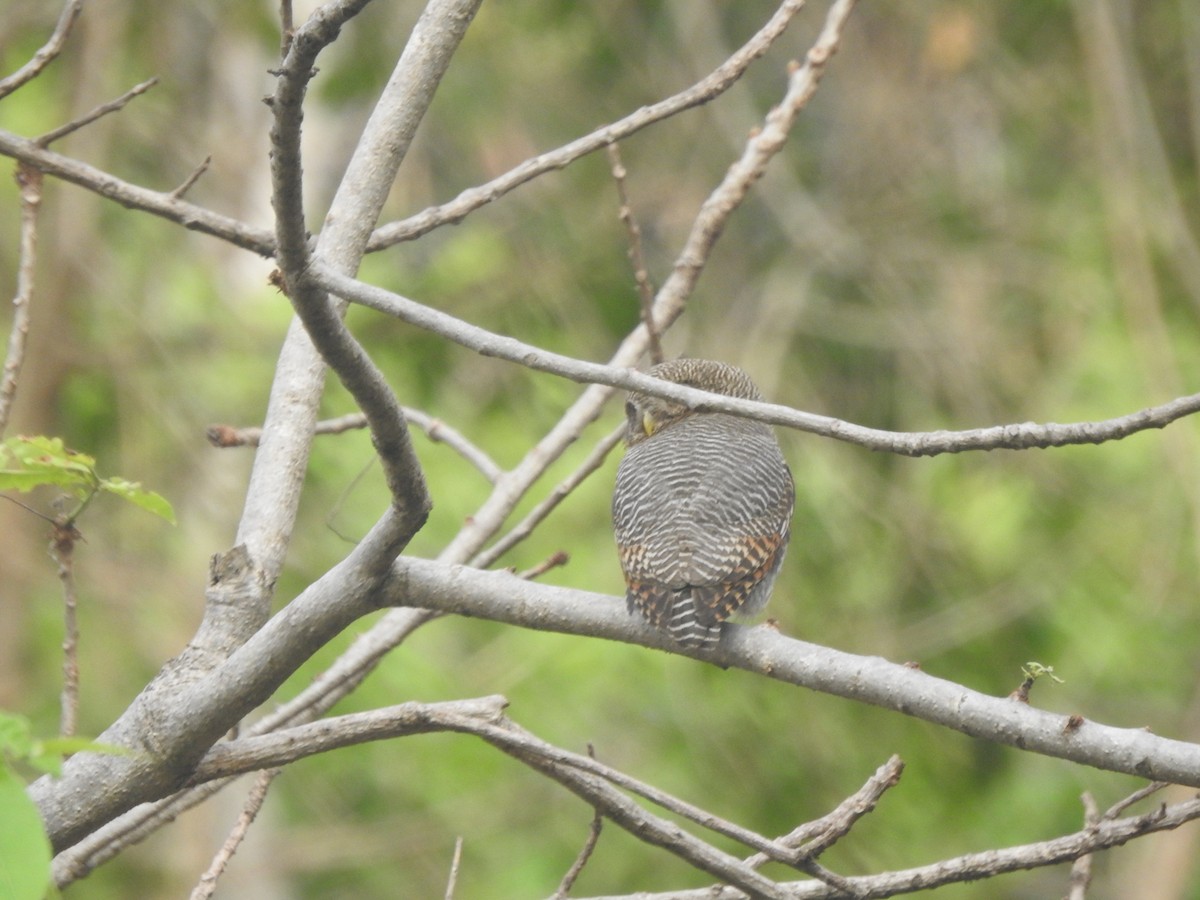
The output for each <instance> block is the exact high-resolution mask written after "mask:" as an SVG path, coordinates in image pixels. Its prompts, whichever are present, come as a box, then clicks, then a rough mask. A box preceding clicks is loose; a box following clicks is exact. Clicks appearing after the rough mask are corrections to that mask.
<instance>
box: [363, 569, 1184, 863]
mask: <svg viewBox="0 0 1200 900" xmlns="http://www.w3.org/2000/svg"><path fill="white" fill-rule="evenodd" d="M379 599H380V601H381V602H382V603H384V604H385V605H399V604H408V605H412V606H417V607H420V608H422V609H436V610H440V611H442V612H453V613H459V614H463V615H469V616H474V617H476V618H484V619H491V620H493V621H501V622H507V623H509V624H511V625H520V626H522V627H527V628H537V629H538V630H542V631H558V632H562V633H565V634H587V635H591V636H593V637H601V638H606V639H608V640H617V641H623V642H627V643H634V644H641V645H643V646H647V647H654V648H657V649H660V650H666V651H669V652H675V653H681V654H683V655H687V656H691V657H693V658H695V659H702V660H705V661H708V662H711V663H713V664H715V665H718V666H721V667H725V668H728V667H734V668H739V669H744V670H746V671H749V672H756V673H758V674H760V675H765V676H767V677H769V678H774V679H776V680H778V681H784V682H787V683H789V684H794V685H798V686H800V687H806V688H809V689H811V690H817V691H821V692H824V693H829V694H833V695H835V696H839V697H845V698H846V699H849V700H857V701H860V702H863V703H869V704H871V705H874V706H879V707H882V708H884V709H891V710H893V711H895V712H901V713H904V714H905V715H908V716H913V717H915V718H918V719H923V720H925V721H927V722H932V723H934V724H937V725H942V726H944V727H946V728H950V729H952V730H955V731H959V732H961V733H963V734H967V735H970V736H972V737H977V738H982V739H984V740H988V741H992V742H994V743H998V744H1005V745H1008V746H1014V747H1019V748H1021V749H1022V750H1028V751H1032V752H1034V753H1040V754H1043V755H1046V756H1053V757H1057V758H1060V759H1068V760H1071V761H1073V762H1076V763H1081V764H1084V765H1088V766H1093V767H1095V768H1098V769H1107V770H1109V771H1113V772H1124V773H1126V774H1129V775H1135V776H1138V777H1141V778H1153V779H1156V780H1159V781H1169V782H1172V783H1176V784H1187V785H1191V786H1193V787H1200V744H1191V743H1186V742H1184V741H1177V740H1171V739H1169V738H1163V737H1159V736H1157V735H1154V734H1151V733H1149V732H1148V731H1146V730H1145V729H1142V728H1114V727H1111V726H1108V725H1100V724H1098V723H1095V722H1091V721H1087V720H1084V719H1081V718H1080V717H1078V716H1075V717H1070V716H1065V715H1062V714H1059V713H1051V712H1045V711H1043V710H1040V709H1037V708H1036V707H1033V706H1030V705H1028V704H1025V703H1017V702H1014V701H1012V700H1009V699H1008V698H1006V697H990V696H987V695H985V694H981V693H979V692H977V691H973V690H971V689H970V688H967V687H963V686H962V685H958V684H955V683H953V682H950V681H946V680H944V679H941V678H936V677H934V676H932V675H929V674H927V673H925V672H923V671H921V670H920V669H916V668H911V667H909V666H905V665H899V664H896V663H891V662H888V661H886V660H884V659H880V658H878V657H864V656H855V655H853V654H849V653H843V652H840V651H838V650H833V649H831V648H828V647H822V646H819V645H816V644H810V643H807V642H804V641H799V640H795V639H793V638H789V637H786V636H784V635H782V634H780V633H779V632H777V631H775V630H774V629H771V628H766V627H747V626H738V625H730V624H729V623H726V625H725V633H724V634H723V636H722V638H721V641H720V643H719V644H718V645H717V646H716V648H715V649H714V650H712V651H710V652H707V653H706V652H702V651H699V650H691V651H688V650H681V649H680V648H679V646H678V645H676V644H673V643H672V642H671V641H670V638H668V637H666V636H665V635H663V634H662V633H661V632H659V631H657V630H655V629H653V628H650V627H649V626H646V625H643V624H642V623H641V622H640V621H639V620H638V619H637V618H636V617H633V616H630V615H629V614H628V612H627V611H626V609H625V602H624V598H621V597H611V596H606V595H603V594H594V593H590V592H588V591H577V590H571V589H567V588H555V587H551V586H548V585H543V584H540V583H538V582H531V581H522V580H520V579H517V578H514V577H512V576H510V575H506V574H504V573H501V572H485V571H481V570H477V569H469V568H465V567H462V566H447V565H445V564H444V563H439V562H436V561H432V560H422V559H414V558H410V557H402V558H401V559H398V560H397V561H396V563H395V565H394V567H393V577H392V578H391V579H389V580H388V581H387V582H385V585H384V589H383V593H382V595H381V596H380V598H379ZM755 849H759V848H755Z"/></svg>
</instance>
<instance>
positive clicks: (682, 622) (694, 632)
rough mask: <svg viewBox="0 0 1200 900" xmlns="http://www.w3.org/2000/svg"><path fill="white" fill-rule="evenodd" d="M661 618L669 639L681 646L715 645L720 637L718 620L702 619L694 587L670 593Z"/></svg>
mask: <svg viewBox="0 0 1200 900" xmlns="http://www.w3.org/2000/svg"><path fill="white" fill-rule="evenodd" d="M663 618H664V622H663V624H664V626H665V627H666V629H667V633H668V634H669V635H671V639H672V640H674V641H675V642H676V643H678V644H679V645H681V646H683V647H703V648H705V649H707V648H710V647H714V646H716V643H717V641H718V640H719V639H720V637H721V623H720V622H713V621H711V620H710V621H707V622H705V621H702V619H701V617H700V614H699V607H698V606H697V604H696V596H695V593H694V589H693V588H690V587H688V588H684V589H683V590H682V591H679V592H678V593H674V592H673V593H672V596H671V603H670V605H669V607H668V608H667V611H666V615H665V616H664V617H663ZM705 618H708V617H705Z"/></svg>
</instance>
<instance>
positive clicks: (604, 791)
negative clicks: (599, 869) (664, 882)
mask: <svg viewBox="0 0 1200 900" xmlns="http://www.w3.org/2000/svg"><path fill="white" fill-rule="evenodd" d="M471 733H472V734H476V735H478V736H479V737H480V738H482V739H483V740H485V741H487V742H488V743H489V744H492V745H493V746H494V747H497V748H498V749H500V750H502V751H504V752H505V753H507V754H508V755H509V756H512V757H513V758H514V759H517V760H520V761H521V762H523V763H525V764H526V765H527V766H529V767H530V768H533V769H535V770H536V771H538V772H541V773H542V774H543V775H545V776H547V777H548V778H552V779H553V780H555V781H557V782H558V783H559V784H561V785H562V786H563V787H565V788H566V789H567V790H569V791H570V792H571V793H573V794H575V795H576V796H578V797H580V798H582V799H583V800H584V801H586V802H587V803H588V804H590V805H591V806H592V807H593V808H595V809H597V810H598V811H600V812H601V813H603V814H604V816H606V817H607V818H609V819H611V820H612V821H613V822H614V823H616V824H617V825H619V826H620V827H621V828H624V829H625V830H626V831H628V832H629V833H630V834H632V835H633V836H634V837H636V838H638V839H639V840H641V841H643V842H645V843H647V844H651V845H653V846H656V847H661V848H662V849H664V850H666V851H668V852H669V853H672V854H674V855H676V856H678V857H679V858H680V859H683V860H685V861H686V862H688V863H689V864H690V865H692V866H694V867H695V868H697V869H699V870H701V871H703V872H707V873H709V874H710V875H712V876H714V877H715V878H718V879H720V880H721V881H723V882H727V883H729V884H732V885H736V886H737V887H739V888H741V889H742V890H744V891H746V892H747V893H748V894H750V896H752V897H766V898H772V900H786V898H787V897H788V896H789V894H788V893H787V892H785V891H784V890H783V889H782V888H781V887H779V886H778V885H777V884H776V883H775V882H774V881H772V880H770V879H769V878H765V877H764V876H762V875H760V874H759V873H758V872H756V871H755V870H754V869H752V868H750V867H749V866H747V865H746V864H745V863H743V862H742V861H741V860H739V859H737V858H736V857H734V856H731V855H730V854H728V853H725V852H724V851H722V850H718V849H717V848H716V847H713V846H712V845H711V844H708V843H706V842H704V841H702V840H700V839H699V838H697V837H695V836H694V835H691V834H689V833H687V832H686V831H683V830H682V829H680V828H679V827H678V826H677V825H675V824H674V823H672V822H670V821H668V820H666V819H663V818H662V817H661V816H656V815H654V814H652V813H650V812H648V811H646V810H645V809H643V808H642V807H640V806H639V805H638V804H636V803H634V802H633V801H632V800H630V799H629V798H628V797H626V796H625V795H624V794H622V793H621V792H620V791H617V790H616V789H615V788H613V787H612V786H611V785H610V784H608V783H607V782H606V781H605V780H604V779H602V778H600V777H598V776H596V775H593V774H591V773H590V772H587V771H580V770H579V769H578V768H575V767H566V766H562V765H559V764H558V763H556V762H555V761H554V758H555V757H557V756H558V755H559V754H561V753H562V751H560V750H559V749H558V748H555V747H551V746H550V745H548V744H544V742H542V741H539V740H538V739H537V738H534V737H533V736H532V735H530V734H528V733H527V732H524V731H523V730H522V729H518V728H517V727H516V726H514V725H513V724H512V723H510V722H505V723H503V724H501V725H487V726H482V727H479V728H476V729H473V730H472V731H471ZM583 758H584V759H586V757H583Z"/></svg>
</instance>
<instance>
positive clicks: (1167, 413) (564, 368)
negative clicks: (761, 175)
mask: <svg viewBox="0 0 1200 900" xmlns="http://www.w3.org/2000/svg"><path fill="white" fill-rule="evenodd" d="M676 271H678V269H677V270H676ZM313 273H314V275H315V277H316V279H317V281H318V282H319V283H320V284H321V285H322V286H324V287H326V288H327V289H328V290H329V291H330V292H332V293H334V294H336V295H337V296H339V297H342V298H345V299H347V300H352V301H354V302H357V303H361V304H363V305H364V306H369V307H371V308H372V309H377V310H379V311H381V312H385V313H388V314H389V315H393V316H395V317H396V318H398V319H402V320H403V321H405V322H408V323H410V324H413V325H416V326H418V327H420V328H425V329H427V330H429V331H431V332H433V333H435V334H439V335H441V336H443V337H445V338H447V339H449V340H451V341H454V342H455V343H457V344H461V345H462V346H464V347H467V348H469V349H472V350H475V351H476V352H478V353H480V354H482V355H484V356H494V357H499V358H501V359H507V360H509V361H510V362H514V363H517V364H519V365H524V366H528V367H529V368H533V369H537V370H538V371H541V372H548V373H550V374H552V375H558V376H561V377H563V378H567V379H569V380H571V381H577V382H580V383H585V384H587V383H590V384H604V385H609V386H610V387H618V388H624V389H626V390H635V391H641V392H643V393H647V394H650V395H652V396H655V397H663V398H665V399H667V400H674V401H676V402H679V403H682V404H684V405H685V406H688V407H690V408H692V409H695V410H699V411H701V412H722V413H728V414H730V415H736V416H744V417H746V418H749V419H756V420H758V421H760V422H767V423H768V424H771V425H782V426H784V427H785V428H795V429H797V430H798V431H805V432H808V433H810V434H815V435H819V436H821V437H827V438H833V439H834V440H839V441H844V442H846V443H849V444H856V445H857V446H860V447H864V448H866V449H868V450H876V451H880V452H885V453H896V454H899V455H902V456H913V457H918V456H937V455H939V454H942V453H964V452H967V451H972V450H1001V449H1003V450H1029V449H1034V448H1037V449H1046V448H1049V447H1066V446H1071V445H1078V444H1102V443H1105V442H1107V441H1115V440H1120V439H1122V438H1126V437H1129V435H1131V434H1136V433H1137V432H1139V431H1146V430H1149V429H1152V428H1163V427H1165V426H1167V425H1169V424H1171V423H1172V422H1174V421H1177V420H1178V419H1182V418H1184V417H1185V416H1190V415H1192V414H1194V413H1196V412H1198V411H1200V394H1190V395H1187V396H1184V397H1177V398H1176V399H1174V400H1171V401H1168V402H1167V403H1163V404H1160V405H1158V406H1151V407H1147V408H1145V409H1140V410H1137V411H1136V412H1133V413H1129V414H1127V415H1123V416H1117V417H1116V418H1112V419H1102V420H1099V421H1091V422H1072V423H1068V424H1059V423H1055V422H1046V423H1036V422H1021V423H1016V424H1009V425H990V426H987V427H985V428H972V429H968V430H964V431H913V432H900V431H887V430H885V429H881V428H868V427H866V426H864V425H857V424H855V423H853V422H846V421H844V420H841V419H835V418H833V417H831V416H822V415H818V414H816V413H810V412H805V411H803V410H798V409H793V408H791V407H787V406H780V405H778V404H774V403H759V402H756V401H753V400H740V399H737V398H734V397H727V396H722V395H720V394H709V393H706V392H705V391H700V390H697V389H696V388H691V387H686V386H684V385H679V384H671V383H669V382H664V381H659V380H658V379H655V378H651V377H650V376H648V375H643V374H641V373H640V372H636V371H633V370H630V369H621V368H615V367H613V366H606V365H602V364H600V363H592V362H586V361H584V360H579V359H574V358H572V357H569V356H563V355H562V354H559V353H552V352H551V351H549V350H543V349H541V348H540V347H535V346H533V345H532V344H526V343H524V342H522V341H518V340H516V339H515V338H511V337H508V336H505V335H497V334H493V333H492V332H489V331H486V330H484V329H482V328H479V327H478V326H476V325H472V324H470V323H469V322H465V321H463V320H462V319H456V318H454V317H453V316H450V315H448V314H446V313H443V312H441V311H440V310H435V309H432V308H430V307H427V306H424V305H422V304H419V303H416V302H415V301H412V300H409V299H408V298H407V297H402V296H400V295H399V294H394V293H392V292H391V291H386V290H384V289H382V288H379V287H375V286H374V285H369V284H365V283H363V282H361V281H356V280H354V279H352V278H348V277H346V276H344V275H340V274H338V273H336V272H333V271H332V270H331V269H329V268H327V267H325V266H322V265H320V264H319V263H314V265H313ZM477 518H478V517H477Z"/></svg>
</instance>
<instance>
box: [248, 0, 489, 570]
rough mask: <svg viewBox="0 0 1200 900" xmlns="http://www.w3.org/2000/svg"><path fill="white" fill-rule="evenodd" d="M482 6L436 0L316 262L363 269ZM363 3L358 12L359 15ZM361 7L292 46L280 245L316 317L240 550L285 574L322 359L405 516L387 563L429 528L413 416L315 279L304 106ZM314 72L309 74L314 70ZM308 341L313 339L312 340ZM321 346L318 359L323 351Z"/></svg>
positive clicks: (358, 154) (332, 213) (378, 111)
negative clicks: (407, 418) (360, 421)
mask: <svg viewBox="0 0 1200 900" xmlns="http://www.w3.org/2000/svg"><path fill="white" fill-rule="evenodd" d="M478 3H479V0H435V2H431V3H430V4H429V5H428V6H426V8H425V10H424V12H423V13H422V14H421V17H420V19H419V20H418V22H417V25H416V26H415V28H414V29H413V32H412V34H411V35H410V37H409V40H408V43H407V45H406V47H405V50H404V53H403V54H401V57H400V60H399V61H398V62H397V65H396V70H395V72H394V73H393V76H392V78H391V79H390V80H389V82H388V85H387V87H386V88H385V90H384V93H383V95H382V96H381V98H380V100H379V102H378V103H377V104H376V107H375V109H374V111H373V112H372V114H371V117H370V119H369V120H368V122H367V126H366V128H365V129H364V132H363V136H362V139H361V140H360V141H359V143H358V146H357V147H356V148H355V152H354V154H353V156H352V157H351V160H350V163H349V165H348V166H347V169H346V174H345V176H344V177H343V179H342V182H341V184H340V185H339V187H338V190H337V192H336V194H335V195H334V199H333V202H332V203H331V205H330V209H329V212H328V214H327V216H326V223H327V224H326V227H325V228H324V229H323V230H322V232H321V236H320V237H319V238H318V240H317V246H316V251H315V252H316V253H318V254H320V256H321V258H323V259H325V260H327V261H328V262H329V264H330V265H331V266H334V267H336V268H337V269H338V270H339V271H343V272H353V271H355V270H357V268H358V264H359V262H360V260H361V258H362V253H363V250H364V249H365V247H366V242H367V238H368V237H369V234H370V229H371V227H372V225H373V224H374V223H375V222H376V221H377V220H378V217H379V211H380V210H381V209H382V207H383V203H384V201H385V200H386V198H387V194H388V191H389V190H390V188H391V185H392V182H393V180H394V178H395V175H396V172H397V171H398V169H399V166H400V164H401V162H402V161H403V159H404V156H405V154H406V153H407V150H408V147H409V144H410V142H411V140H412V137H413V135H414V133H415V132H416V128H417V125H418V124H419V122H420V120H421V118H422V117H423V115H424V113H425V111H426V110H427V109H428V107H429V104H430V103H431V102H432V100H433V94H434V91H435V90H436V88H437V86H438V84H439V83H440V81H441V78H442V75H443V74H444V73H445V71H446V68H447V67H448V65H449V62H450V58H451V56H452V55H453V53H454V51H455V49H456V48H457V46H458V43H459V41H460V40H461V39H462V36H463V34H464V33H465V31H466V28H467V26H468V25H469V23H470V21H471V19H472V17H473V15H474V11H475V9H476V8H477V7H478ZM355 4H357V5H355ZM362 5H363V0H355V3H338V4H328V5H326V6H324V7H322V8H321V9H319V10H318V11H317V13H315V14H314V16H313V18H311V19H310V20H309V21H308V22H306V23H305V25H304V26H302V27H301V28H300V29H298V30H297V31H296V32H295V34H294V35H293V37H292V41H291V44H290V47H289V51H288V56H287V58H286V59H285V61H284V69H285V70H286V71H288V72H289V73H290V74H289V76H288V77H286V78H281V80H280V85H279V90H278V91H277V92H276V95H275V100H274V106H273V112H274V115H275V119H274V122H275V124H274V126H273V129H272V144H273V146H274V148H275V158H274V159H273V161H272V167H271V169H272V179H273V184H274V189H273V197H274V201H273V202H274V204H275V211H276V218H277V225H278V231H277V237H278V240H279V242H280V244H281V245H282V244H283V243H284V242H285V241H286V242H287V244H288V253H287V257H286V259H285V258H284V253H283V252H282V250H281V252H280V254H279V259H280V267H281V269H282V271H283V273H284V279H285V281H286V283H287V287H288V291H289V293H290V295H291V300H292V302H293V304H294V305H295V307H296V309H297V311H298V313H300V315H301V316H302V317H304V328H303V329H301V328H299V327H297V326H296V325H295V324H294V325H293V327H292V328H291V329H290V330H289V333H288V338H287V340H286V342H285V344H284V348H283V351H282V352H281V354H280V358H279V364H278V366H277V370H276V371H277V375H276V378H275V381H274V383H273V384H272V388H271V397H270V400H269V402H268V408H267V418H266V423H265V435H266V440H265V441H264V443H263V444H262V445H261V446H260V448H259V451H258V453H256V454H255V459H254V467H253V469H252V471H251V479H250V488H249V491H248V493H247V502H246V506H245V508H244V511H243V515H242V520H241V522H240V524H239V527H238V540H239V542H246V543H249V544H251V545H252V548H253V550H254V555H255V558H256V559H260V560H261V561H262V564H263V565H264V566H265V568H266V570H267V571H268V572H270V573H272V574H273V575H277V574H278V572H279V570H280V568H281V567H282V565H283V559H284V557H285V555H286V551H287V547H288V544H289V541H290V537H291V530H292V527H293V525H294V523H295V517H296V510H297V508H298V504H299V494H300V487H301V483H302V481H303V478H304V472H305V468H306V465H307V460H308V451H309V447H310V444H311V439H312V429H313V427H314V425H315V423H316V416H317V407H318V404H319V401H320V396H321V392H322V389H323V386H324V378H325V375H324V367H323V365H321V356H323V358H324V361H325V362H327V363H329V364H331V365H332V366H333V367H334V368H335V370H336V371H337V373H338V376H339V378H341V379H342V380H343V382H344V383H346V386H347V388H348V389H349V390H350V391H351V393H352V394H354V395H355V399H356V401H357V402H358V403H359V406H360V407H361V408H362V410H363V412H364V413H366V414H367V416H368V418H370V419H371V425H372V438H373V440H374V441H375V444H376V448H377V449H378V451H379V453H380V457H381V459H382V461H383V465H384V472H385V475H386V477H387V481H388V486H389V490H390V491H391V493H392V498H393V505H394V507H395V509H396V510H397V513H398V514H397V515H396V517H395V521H394V522H393V525H394V526H395V532H394V533H393V534H390V535H385V534H384V533H382V532H381V533H380V534H381V536H386V537H389V538H390V539H389V540H384V541H383V543H382V545H381V546H380V547H379V552H378V555H377V557H376V558H377V559H378V560H379V561H382V560H383V559H384V558H385V557H386V556H387V555H388V554H389V553H392V552H394V551H395V550H396V549H397V548H398V547H401V546H403V545H404V543H406V542H407V540H408V539H409V538H411V536H412V534H414V533H415V532H416V530H417V528H419V527H420V526H421V524H423V522H424V520H425V517H426V515H427V514H428V508H429V495H428V491H427V490H426V489H425V484H424V479H423V476H422V474H421V470H420V465H419V463H418V461H417V459H416V456H415V454H414V453H413V450H412V443H411V440H410V439H409V435H408V429H407V428H406V427H405V423H404V416H403V413H402V412H401V410H400V408H399V406H398V404H397V403H396V400H395V397H394V396H393V395H392V393H391V390H390V388H388V386H387V384H386V382H385V381H384V380H383V378H382V376H381V375H380V374H379V373H378V371H377V370H376V369H375V367H374V365H373V364H371V362H370V360H369V359H368V358H367V356H366V354H365V352H364V351H363V350H362V348H361V347H360V346H359V345H358V344H357V342H355V341H354V339H353V338H352V337H351V336H350V335H349V333H348V332H347V331H346V330H345V327H344V325H343V324H342V321H341V313H342V312H343V310H341V309H340V308H335V307H334V306H333V304H331V303H330V300H329V298H328V297H326V296H325V294H324V292H323V291H322V290H320V289H319V287H318V286H317V285H315V283H314V282H313V281H312V279H311V277H310V275H309V274H308V271H307V266H308V262H309V259H310V256H309V247H308V244H307V240H306V234H305V222H304V211H303V203H302V198H301V194H300V191H301V186H300V168H299V165H300V146H299V127H300V104H301V102H302V100H303V95H304V87H305V85H306V84H307V80H308V79H309V78H310V77H311V65H312V62H313V60H314V59H315V57H316V54H317V53H318V52H319V51H320V50H321V49H322V48H323V47H324V46H325V44H326V43H327V42H328V41H329V40H332V39H333V37H334V36H336V33H337V30H338V28H340V26H341V24H342V22H344V21H345V20H346V18H348V17H349V16H350V15H352V14H353V11H354V10H356V9H358V8H361V6H362ZM305 66H307V67H308V68H305ZM305 332H307V334H306V333H305ZM314 342H319V343H320V344H321V356H318V352H317V350H316V349H315V348H314V346H313V343H314Z"/></svg>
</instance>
